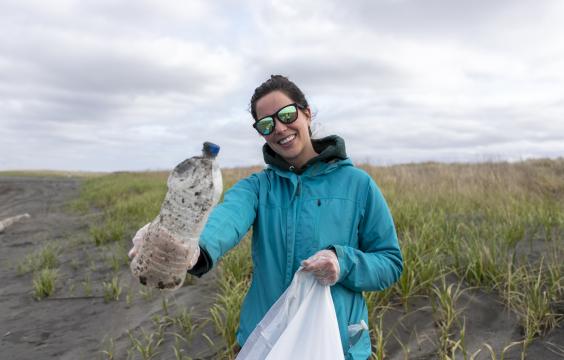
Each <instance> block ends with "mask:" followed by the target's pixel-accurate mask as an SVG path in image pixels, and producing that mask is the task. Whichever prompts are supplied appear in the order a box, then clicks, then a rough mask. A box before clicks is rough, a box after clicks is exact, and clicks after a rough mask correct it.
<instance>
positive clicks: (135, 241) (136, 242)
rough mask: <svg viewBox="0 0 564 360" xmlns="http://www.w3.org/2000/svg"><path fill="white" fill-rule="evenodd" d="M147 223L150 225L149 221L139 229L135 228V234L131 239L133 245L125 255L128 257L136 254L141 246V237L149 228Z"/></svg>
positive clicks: (143, 236) (142, 237)
mask: <svg viewBox="0 0 564 360" xmlns="http://www.w3.org/2000/svg"><path fill="white" fill-rule="evenodd" d="M149 225H151V223H147V224H145V226H143V227H142V228H141V229H139V230H137V232H136V233H135V236H134V237H133V239H132V240H131V241H132V242H133V247H132V248H131V250H129V253H128V254H127V256H129V258H130V259H133V258H134V257H135V256H136V255H137V252H138V251H139V249H140V248H141V245H143V239H144V238H145V234H146V233H147V230H148V229H149Z"/></svg>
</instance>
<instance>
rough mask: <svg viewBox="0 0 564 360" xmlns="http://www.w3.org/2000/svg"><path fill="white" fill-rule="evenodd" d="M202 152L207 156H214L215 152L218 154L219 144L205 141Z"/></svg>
mask: <svg viewBox="0 0 564 360" xmlns="http://www.w3.org/2000/svg"><path fill="white" fill-rule="evenodd" d="M202 152H203V153H204V156H209V157H212V158H214V157H216V156H217V154H219V145H216V144H214V143H211V142H209V141H206V142H205V143H204V148H203V149H202Z"/></svg>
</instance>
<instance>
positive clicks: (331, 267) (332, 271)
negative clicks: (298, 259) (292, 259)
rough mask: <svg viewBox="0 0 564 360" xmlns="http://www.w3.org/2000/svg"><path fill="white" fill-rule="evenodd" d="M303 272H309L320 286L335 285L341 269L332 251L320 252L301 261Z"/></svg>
mask: <svg viewBox="0 0 564 360" xmlns="http://www.w3.org/2000/svg"><path fill="white" fill-rule="evenodd" d="M302 267H303V270H304V271H309V272H311V273H312V274H313V276H315V278H316V279H317V281H318V282H319V283H320V284H321V285H329V286H331V285H335V283H336V282H337V281H338V280H339V274H340V272H341V268H340V267H339V260H338V259H337V254H336V253H335V251H333V250H321V251H318V252H317V253H315V254H314V255H313V256H311V257H310V258H309V259H307V260H304V261H302Z"/></svg>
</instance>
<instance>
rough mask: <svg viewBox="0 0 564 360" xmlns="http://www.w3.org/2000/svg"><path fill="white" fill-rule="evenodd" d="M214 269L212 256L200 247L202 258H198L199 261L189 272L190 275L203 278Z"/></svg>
mask: <svg viewBox="0 0 564 360" xmlns="http://www.w3.org/2000/svg"><path fill="white" fill-rule="evenodd" d="M211 268H212V260H211V257H210V254H209V253H208V251H207V250H206V249H204V248H203V247H201V246H200V256H199V257H198V261H197V262H196V265H194V267H193V268H191V269H190V270H188V271H187V272H188V274H190V275H194V276H196V277H202V275H204V274H205V273H207V272H208V271H210V270H211Z"/></svg>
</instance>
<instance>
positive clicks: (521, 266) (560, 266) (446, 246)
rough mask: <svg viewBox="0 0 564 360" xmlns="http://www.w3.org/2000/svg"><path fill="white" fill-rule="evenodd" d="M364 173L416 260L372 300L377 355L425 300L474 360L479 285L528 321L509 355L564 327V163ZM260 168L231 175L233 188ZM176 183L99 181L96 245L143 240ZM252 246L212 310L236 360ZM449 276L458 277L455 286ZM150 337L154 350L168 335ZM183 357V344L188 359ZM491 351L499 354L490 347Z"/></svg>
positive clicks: (223, 277) (441, 327) (226, 264)
mask: <svg viewBox="0 0 564 360" xmlns="http://www.w3.org/2000/svg"><path fill="white" fill-rule="evenodd" d="M363 168H364V169H365V170H366V171H367V172H368V173H369V174H370V175H371V176H372V177H373V178H374V179H375V180H376V182H377V183H378V185H379V187H380V188H381V189H382V192H383V194H384V196H385V197H386V199H387V201H388V204H389V207H390V209H391V212H392V214H393V217H394V222H395V224H396V228H397V232H398V237H399V240H400V243H401V248H402V253H403V255H404V261H405V264H404V265H405V266H404V268H405V270H404V272H403V274H402V276H401V278H400V280H399V281H398V283H396V284H395V285H394V286H393V287H391V288H390V289H387V290H385V291H382V292H375V293H374V292H368V293H365V297H366V299H367V303H368V308H369V314H370V319H369V322H370V323H369V326H370V328H371V329H373V331H372V332H371V336H372V338H373V339H372V340H373V344H375V348H374V356H373V357H374V358H381V357H383V356H385V354H386V349H385V347H386V344H387V343H389V342H390V341H394V339H395V335H394V333H393V331H394V329H393V326H389V325H387V324H386V322H384V321H383V316H384V314H385V313H386V311H388V310H389V309H395V311H403V313H408V312H410V311H413V310H414V309H413V308H412V307H413V306H414V305H416V304H417V306H421V305H420V304H421V301H427V304H428V305H429V306H433V307H434V310H435V311H434V318H430V319H429V321H434V322H435V323H436V324H437V327H438V331H437V336H436V338H435V339H433V343H435V344H436V355H437V357H440V358H445V359H446V358H459V357H460V358H466V357H472V356H473V354H472V353H469V352H467V349H465V348H464V338H465V336H467V335H468V334H467V331H468V329H467V328H466V326H465V323H464V321H463V319H460V318H459V316H458V315H459V314H460V307H459V305H458V304H457V301H456V300H457V299H458V297H460V295H461V294H462V293H463V292H464V291H465V289H467V288H469V287H476V288H479V289H481V290H483V291H485V292H489V293H491V294H494V295H495V296H497V297H498V298H499V299H500V302H503V303H504V304H505V306H506V307H507V309H508V311H511V312H512V313H513V314H514V315H515V316H517V317H518V319H519V321H520V323H521V326H522V330H523V331H522V333H523V334H524V335H523V338H522V339H520V341H517V342H511V343H509V344H507V346H506V347H505V348H504V349H501V350H500V355H501V356H502V357H503V354H504V353H505V352H506V351H507V350H508V349H510V348H513V347H515V346H517V344H525V347H524V350H523V353H525V352H526V345H527V344H529V343H530V342H531V341H533V340H534V339H535V338H536V337H538V336H541V335H543V334H546V333H547V332H549V331H550V330H551V329H552V328H553V327H555V326H557V325H558V324H561V323H562V319H563V314H562V304H563V303H564V275H563V273H564V271H563V270H564V263H563V262H562V261H561V259H562V258H563V257H564V240H563V233H564V159H559V160H534V161H524V162H518V163H513V164H510V163H482V164H436V163H427V164H417V165H399V166H390V167H374V166H363ZM257 170H259V168H248V169H224V170H223V177H224V189H225V190H227V189H228V188H229V187H230V186H231V185H232V184H233V183H235V181H237V180H238V179H240V178H242V177H244V176H246V175H248V174H249V173H251V172H252V171H257ZM166 177H167V174H165V173H118V174H110V175H106V176H101V177H93V178H90V179H87V180H86V181H85V183H84V186H83V188H82V192H81V196H80V199H79V200H78V201H76V202H75V203H74V204H73V209H74V210H77V211H90V210H92V209H96V210H97V211H99V212H100V214H101V219H100V221H99V222H98V223H96V224H93V225H92V227H91V229H90V234H91V237H92V241H93V242H94V243H96V244H97V245H105V244H110V243H115V242H119V245H122V244H125V245H124V246H125V248H128V246H129V245H130V240H131V236H132V235H133V234H134V232H135V231H136V230H137V229H138V228H140V227H141V226H142V225H144V224H145V223H147V222H149V221H150V220H152V219H153V217H154V216H155V215H156V214H157V213H158V210H159V207H160V205H161V201H162V199H163V197H164V194H165V191H166ZM249 245H250V241H249V239H246V240H244V241H243V242H242V244H241V245H240V246H238V247H237V248H236V249H234V250H233V251H231V252H230V253H228V254H227V255H226V256H225V257H224V258H223V260H222V261H221V263H220V264H219V268H220V272H219V275H218V276H219V293H218V295H217V298H216V302H215V304H213V305H212V306H211V310H210V320H211V321H212V323H214V324H215V327H216V330H217V331H218V332H219V333H220V335H221V336H222V337H223V340H224V342H225V344H226V349H225V353H224V356H225V357H227V358H228V357H230V356H232V355H233V353H232V351H231V350H230V349H231V346H232V345H233V344H234V342H235V331H236V328H237V326H238V321H239V318H238V316H239V310H240V304H241V301H242V299H243V297H244V295H245V293H246V291H247V288H248V286H249V279H250V274H251V266H252V265H251V259H250V255H249V253H250V246H249ZM120 258H121V256H120V255H116V258H115V259H111V260H109V261H110V262H111V264H110V265H111V267H112V268H116V269H117V268H118V267H119V266H121V265H119V263H120V260H119V259H120ZM445 276H446V278H447V279H449V281H443V280H444V279H445ZM144 297H146V298H150V297H151V296H149V295H147V294H146V296H145V295H144ZM416 300H417V301H416ZM415 310H416V309H415ZM179 336H180V335H179ZM142 338H143V341H142V343H144V344H146V345H147V346H149V350H148V352H149V353H150V348H151V346H153V347H154V345H155V344H156V342H155V341H157V340H158V339H157V338H155V337H153V338H152V341H149V340H151V338H150V336H149V335H147V337H142ZM140 341H141V340H140ZM151 344H152V345H151ZM137 345H139V346H140V345H141V343H137ZM400 345H402V346H406V345H404V344H400ZM181 350H182V348H178V347H177V348H175V354H176V356H177V358H179V357H181V355H182V351H181ZM404 351H405V353H406V354H409V353H410V352H413V351H415V349H408V348H406V349H404ZM472 351H474V350H472ZM481 351H482V352H484V353H487V352H489V353H490V355H491V356H492V358H494V357H495V356H496V354H495V352H494V349H493V348H491V347H489V345H488V344H486V343H484V344H483V347H482V350H481ZM475 353H476V352H474V354H475ZM481 355H484V354H481Z"/></svg>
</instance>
